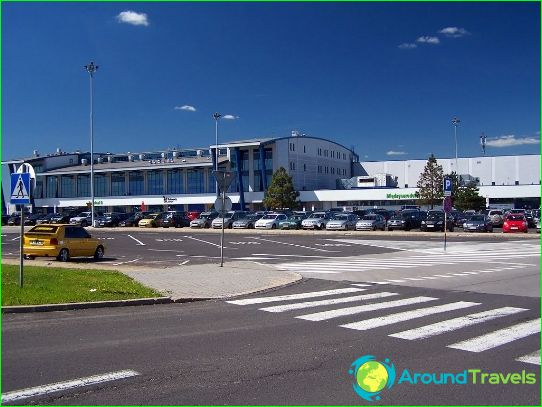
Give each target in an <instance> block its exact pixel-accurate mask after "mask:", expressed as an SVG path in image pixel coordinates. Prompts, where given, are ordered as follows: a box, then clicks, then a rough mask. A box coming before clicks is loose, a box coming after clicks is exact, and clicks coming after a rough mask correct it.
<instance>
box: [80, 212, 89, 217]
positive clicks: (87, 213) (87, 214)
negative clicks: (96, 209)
mask: <svg viewBox="0 0 542 407" xmlns="http://www.w3.org/2000/svg"><path fill="white" fill-rule="evenodd" d="M79 216H80V217H82V218H87V217H89V216H90V212H81V213H80V214H79Z"/></svg>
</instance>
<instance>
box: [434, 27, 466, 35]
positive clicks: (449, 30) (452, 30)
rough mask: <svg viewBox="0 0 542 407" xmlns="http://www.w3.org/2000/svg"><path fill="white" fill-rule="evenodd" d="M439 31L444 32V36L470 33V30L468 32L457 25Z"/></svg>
mask: <svg viewBox="0 0 542 407" xmlns="http://www.w3.org/2000/svg"><path fill="white" fill-rule="evenodd" d="M439 33H440V34H444V35H445V36H446V37H451V38H459V37H464V36H465V35H469V34H470V32H468V31H467V30H465V29H464V28H459V27H446V28H443V29H442V30H440V31H439Z"/></svg>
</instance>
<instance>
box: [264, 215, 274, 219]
mask: <svg viewBox="0 0 542 407" xmlns="http://www.w3.org/2000/svg"><path fill="white" fill-rule="evenodd" d="M277 216H278V215H264V216H263V217H262V219H277Z"/></svg>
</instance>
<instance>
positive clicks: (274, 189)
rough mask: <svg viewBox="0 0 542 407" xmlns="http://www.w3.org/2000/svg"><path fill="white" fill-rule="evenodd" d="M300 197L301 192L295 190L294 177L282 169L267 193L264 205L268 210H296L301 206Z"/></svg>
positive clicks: (278, 171) (277, 173)
mask: <svg viewBox="0 0 542 407" xmlns="http://www.w3.org/2000/svg"><path fill="white" fill-rule="evenodd" d="M298 197H299V192H297V191H296V190H295V189H294V183H293V181H292V177H291V176H290V175H288V173H287V172H286V169H285V168H284V167H280V168H279V169H278V170H277V171H275V173H274V174H273V179H272V180H271V185H269V188H267V191H265V195H264V198H263V205H264V206H265V207H266V208H268V209H286V208H289V209H295V208H297V207H298V206H299V205H300V202H299V201H298V199H297V198H298Z"/></svg>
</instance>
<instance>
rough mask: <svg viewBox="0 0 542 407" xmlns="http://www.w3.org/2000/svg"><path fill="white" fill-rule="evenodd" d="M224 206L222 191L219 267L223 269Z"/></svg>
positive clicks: (224, 200) (224, 193)
mask: <svg viewBox="0 0 542 407" xmlns="http://www.w3.org/2000/svg"><path fill="white" fill-rule="evenodd" d="M225 206H226V190H225V189H223V190H222V211H221V212H222V214H221V215H222V232H221V234H220V267H224V215H225V213H224V207H225Z"/></svg>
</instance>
